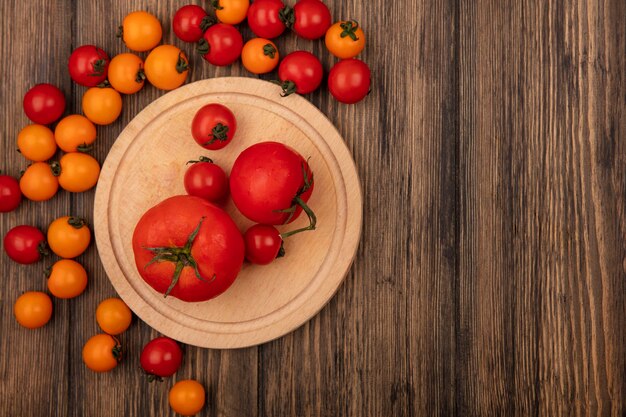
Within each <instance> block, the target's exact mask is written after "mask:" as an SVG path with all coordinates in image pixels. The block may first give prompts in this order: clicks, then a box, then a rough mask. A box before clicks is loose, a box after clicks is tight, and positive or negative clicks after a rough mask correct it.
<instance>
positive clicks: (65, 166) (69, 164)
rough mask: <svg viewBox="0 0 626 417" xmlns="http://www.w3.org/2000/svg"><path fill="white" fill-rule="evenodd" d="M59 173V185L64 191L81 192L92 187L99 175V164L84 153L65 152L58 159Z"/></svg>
mask: <svg viewBox="0 0 626 417" xmlns="http://www.w3.org/2000/svg"><path fill="white" fill-rule="evenodd" d="M59 164H60V166H61V174H60V175H59V185H60V186H61V188H63V189H64V190H66V191H69V192H72V193H82V192H83V191H87V190H89V189H90V188H93V187H94V186H95V185H96V183H97V182H98V177H99V176H100V164H98V161H96V159H95V158H94V157H93V156H91V155H87V154H86V153H82V152H70V153H66V154H65V155H63V156H62V157H61V159H60V160H59Z"/></svg>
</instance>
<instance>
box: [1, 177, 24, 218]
mask: <svg viewBox="0 0 626 417" xmlns="http://www.w3.org/2000/svg"><path fill="white" fill-rule="evenodd" d="M21 202H22V192H21V191H20V184H19V183H18V182H17V180H16V179H15V178H13V177H11V176H9V175H0V213H8V212H10V211H13V210H15V209H16V208H17V207H18V206H19V205H20V203H21Z"/></svg>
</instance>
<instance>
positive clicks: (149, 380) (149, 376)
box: [139, 366, 163, 384]
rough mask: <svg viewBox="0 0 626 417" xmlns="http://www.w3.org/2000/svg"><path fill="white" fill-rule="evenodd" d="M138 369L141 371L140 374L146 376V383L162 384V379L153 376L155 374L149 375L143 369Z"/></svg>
mask: <svg viewBox="0 0 626 417" xmlns="http://www.w3.org/2000/svg"><path fill="white" fill-rule="evenodd" d="M139 369H141V372H143V374H144V375H145V376H146V379H147V380H148V383H150V384H151V383H153V382H154V381H156V382H163V378H162V377H160V376H158V375H155V374H151V373H150V372H148V371H146V370H145V369H143V368H142V367H141V366H140V367H139Z"/></svg>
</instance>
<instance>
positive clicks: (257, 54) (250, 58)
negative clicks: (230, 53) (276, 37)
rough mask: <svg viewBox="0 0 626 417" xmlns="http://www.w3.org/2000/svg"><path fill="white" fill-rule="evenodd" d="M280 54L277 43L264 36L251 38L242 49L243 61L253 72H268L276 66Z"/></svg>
mask: <svg viewBox="0 0 626 417" xmlns="http://www.w3.org/2000/svg"><path fill="white" fill-rule="evenodd" d="M279 59H280V54H279V53H278V48H277V47H276V44H275V43H274V42H272V41H270V40H267V39H263V38H254V39H250V40H249V41H248V42H246V44H245V45H244V46H243V49H242V50H241V62H243V66H244V67H246V69H247V70H248V71H250V72H251V73H253V74H266V73H268V72H270V71H271V70H273V69H274V68H276V65H278V60H279Z"/></svg>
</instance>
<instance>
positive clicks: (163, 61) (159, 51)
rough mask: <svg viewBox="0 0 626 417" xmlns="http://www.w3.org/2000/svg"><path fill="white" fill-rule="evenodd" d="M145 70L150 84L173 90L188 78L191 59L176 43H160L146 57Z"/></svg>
mask: <svg viewBox="0 0 626 417" xmlns="http://www.w3.org/2000/svg"><path fill="white" fill-rule="evenodd" d="M144 70H145V72H146V77H147V78H148V81H150V84H152V85H153V86H155V87H156V88H160V89H161V90H173V89H175V88H178V87H180V86H181V85H182V84H183V83H184V82H185V79H187V73H188V72H189V61H188V60H187V56H186V55H185V53H184V52H183V51H181V50H180V49H178V48H177V47H175V46H174V45H160V46H157V47H156V48H154V49H153V50H152V52H150V55H148V57H147V58H146V64H145V69H144Z"/></svg>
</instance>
